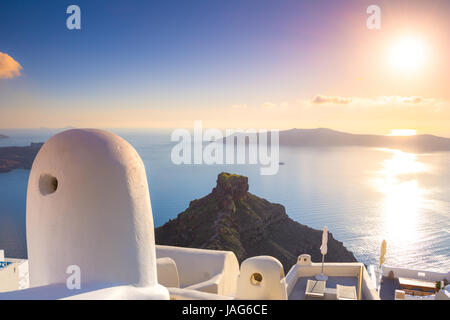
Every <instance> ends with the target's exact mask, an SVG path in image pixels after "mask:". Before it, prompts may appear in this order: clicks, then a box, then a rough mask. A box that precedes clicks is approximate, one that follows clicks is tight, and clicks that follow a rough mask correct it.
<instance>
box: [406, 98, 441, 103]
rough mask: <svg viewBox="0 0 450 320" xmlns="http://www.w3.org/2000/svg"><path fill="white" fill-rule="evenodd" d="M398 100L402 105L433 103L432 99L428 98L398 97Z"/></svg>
mask: <svg viewBox="0 0 450 320" xmlns="http://www.w3.org/2000/svg"><path fill="white" fill-rule="evenodd" d="M399 100H400V101H401V102H404V103H429V102H433V101H434V99H428V98H423V97H416V96H412V97H399Z"/></svg>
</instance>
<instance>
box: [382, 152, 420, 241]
mask: <svg viewBox="0 0 450 320" xmlns="http://www.w3.org/2000/svg"><path fill="white" fill-rule="evenodd" d="M388 151H389V152H391V153H392V158H390V159H389V158H388V159H386V160H385V161H384V162H383V168H382V170H380V171H379V172H378V173H377V174H378V177H377V179H376V185H377V188H378V190H379V191H380V192H381V193H383V194H384V195H385V199H384V202H383V206H382V211H383V215H384V218H385V228H384V229H385V230H384V231H385V234H386V237H387V238H388V239H391V241H393V242H395V243H397V244H401V243H403V244H406V243H407V242H409V241H412V240H413V239H414V237H415V236H416V233H417V228H418V223H419V220H420V215H421V210H422V207H423V205H424V202H425V198H426V193H427V192H426V190H425V189H423V188H421V186H420V184H419V182H418V180H417V179H416V177H415V175H416V174H419V173H421V172H424V171H427V170H428V168H427V166H426V165H425V164H423V163H421V162H420V161H418V159H417V155H415V154H411V153H406V152H402V151H398V150H388Z"/></svg>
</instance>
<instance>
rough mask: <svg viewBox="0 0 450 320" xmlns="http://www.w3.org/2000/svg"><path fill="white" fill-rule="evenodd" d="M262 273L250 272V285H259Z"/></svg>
mask: <svg viewBox="0 0 450 320" xmlns="http://www.w3.org/2000/svg"><path fill="white" fill-rule="evenodd" d="M262 279H263V277H262V274H261V273H257V272H256V273H254V274H252V277H251V278H250V282H251V283H252V285H254V286H257V285H260V284H261V282H262Z"/></svg>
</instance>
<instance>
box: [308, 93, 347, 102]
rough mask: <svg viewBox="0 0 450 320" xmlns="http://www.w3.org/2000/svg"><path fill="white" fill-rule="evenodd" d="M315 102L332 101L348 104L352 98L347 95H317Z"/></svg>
mask: <svg viewBox="0 0 450 320" xmlns="http://www.w3.org/2000/svg"><path fill="white" fill-rule="evenodd" d="M311 102H312V103H314V104H324V103H332V104H348V103H350V102H352V98H345V97H337V96H324V95H320V94H318V95H316V96H315V97H314V98H313V99H312V101H311Z"/></svg>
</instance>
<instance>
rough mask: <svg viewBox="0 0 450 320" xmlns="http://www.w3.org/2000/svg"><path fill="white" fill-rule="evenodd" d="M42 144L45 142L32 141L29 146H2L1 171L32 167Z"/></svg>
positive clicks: (0, 156)
mask: <svg viewBox="0 0 450 320" xmlns="http://www.w3.org/2000/svg"><path fill="white" fill-rule="evenodd" d="M42 145H43V143H31V144H30V145H29V146H27V147H0V173H6V172H10V171H12V170H14V169H31V165H32V164H33V161H34V158H35V157H36V155H37V153H38V152H39V150H40V148H41V147H42Z"/></svg>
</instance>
